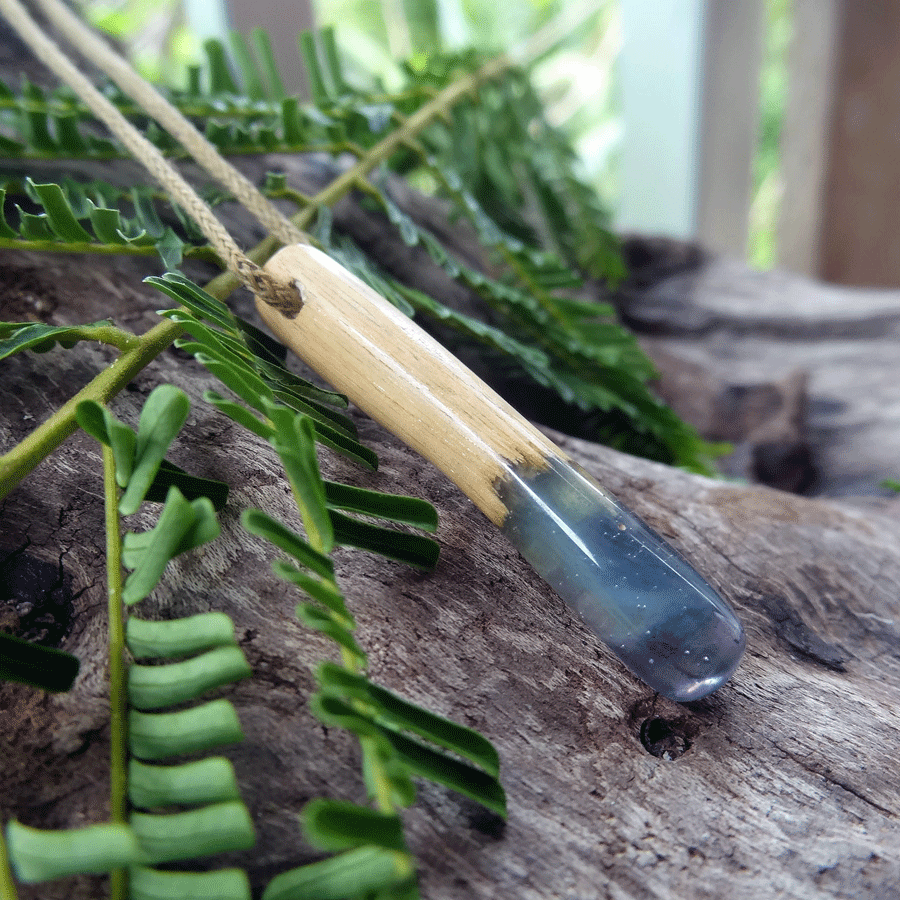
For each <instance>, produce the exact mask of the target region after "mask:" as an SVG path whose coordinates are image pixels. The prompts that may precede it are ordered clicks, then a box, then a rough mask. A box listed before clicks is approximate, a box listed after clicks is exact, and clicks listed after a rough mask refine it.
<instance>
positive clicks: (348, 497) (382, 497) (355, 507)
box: [324, 481, 438, 531]
mask: <svg viewBox="0 0 900 900" xmlns="http://www.w3.org/2000/svg"><path fill="white" fill-rule="evenodd" d="M324 484H325V499H326V502H327V503H328V505H329V506H330V507H332V508H334V509H342V510H348V511H350V512H356V513H361V514H362V515H366V516H375V517H376V518H379V519H389V520H390V521H392V522H402V523H404V524H406V525H413V526H415V527H416V528H421V529H423V530H424V531H436V530H437V526H438V515H437V510H436V509H435V508H434V507H433V506H432V505H431V504H430V503H429V502H428V501H427V500H421V499H420V498H418V497H405V496H401V495H399V494H383V493H381V492H380V491H370V490H367V489H366V488H360V487H352V486H351V485H349V484H341V483H339V482H336V481H325V482H324Z"/></svg>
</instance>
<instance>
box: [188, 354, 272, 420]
mask: <svg viewBox="0 0 900 900" xmlns="http://www.w3.org/2000/svg"><path fill="white" fill-rule="evenodd" d="M195 358H196V360H197V362H198V363H200V365H202V366H204V367H205V368H207V369H209V371H210V372H212V373H213V375H215V376H216V378H218V379H219V381H221V382H222V384H224V385H225V386H226V387H227V388H229V389H230V390H232V391H234V393H235V394H237V395H238V397H240V398H241V400H243V401H244V402H245V403H247V404H248V405H250V406H252V407H253V408H254V409H258V410H260V411H262V410H263V409H264V407H265V401H266V400H268V401H269V402H271V401H272V399H273V398H272V391H271V390H270V388H269V387H268V385H267V384H266V383H265V382H264V381H263V380H262V379H261V378H260V377H259V376H258V375H256V373H254V372H252V371H251V370H250V369H249V367H246V366H240V367H239V366H237V365H235V364H234V363H232V362H222V361H221V360H219V359H215V358H214V357H212V356H211V355H210V354H209V353H208V352H202V353H196V354H195Z"/></svg>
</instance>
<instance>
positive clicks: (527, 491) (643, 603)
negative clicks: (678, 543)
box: [497, 459, 745, 701]
mask: <svg viewBox="0 0 900 900" xmlns="http://www.w3.org/2000/svg"><path fill="white" fill-rule="evenodd" d="M497 493H498V494H499V496H500V499H501V500H502V501H503V503H504V505H505V506H506V508H507V509H508V510H509V515H508V516H507V518H506V521H505V522H504V525H503V532H504V534H506V535H507V537H509V539H510V540H511V541H512V543H513V544H515V546H516V547H517V548H518V549H519V551H520V552H521V553H522V555H523V556H524V557H525V558H526V559H527V560H528V561H529V562H530V563H531V564H532V566H534V568H535V569H536V570H537V571H538V573H539V574H540V575H541V576H542V577H543V578H545V579H546V580H547V582H548V583H549V584H550V585H552V587H553V588H554V589H555V590H556V591H557V593H558V594H559V595H560V596H561V597H562V598H563V600H565V601H566V603H568V604H569V606H571V607H572V609H573V610H575V612H577V613H578V615H579V616H580V617H581V619H582V620H583V621H584V622H585V624H586V625H587V626H588V627H589V628H590V629H591V630H592V631H593V632H594V633H595V634H596V635H597V636H598V637H599V638H600V639H601V640H602V641H603V642H604V643H606V644H607V645H608V646H609V647H611V648H612V649H613V650H614V651H615V652H616V653H617V654H618V655H619V656H620V657H621V659H622V660H623V662H624V663H625V664H626V665H627V666H628V667H629V668H630V669H631V670H632V671H633V672H634V673H635V674H636V675H637V676H638V677H639V678H641V679H643V680H644V681H645V682H647V684H649V685H650V687H652V688H654V689H655V690H657V691H659V692H660V693H661V694H662V695H663V696H665V697H669V698H670V699H672V700H679V701H685V700H696V699H698V698H700V697H705V696H706V695H707V694H710V693H712V692H713V691H714V690H716V689H717V688H719V687H721V686H722V685H723V684H724V683H725V682H726V681H727V680H728V678H729V677H730V676H731V675H732V673H733V672H734V670H735V669H736V668H737V665H738V663H739V661H740V658H741V654H742V653H743V652H744V645H745V638H744V632H743V629H742V628H741V625H740V622H738V620H737V618H736V616H735V615H734V613H733V612H732V610H731V608H730V607H729V606H728V605H727V604H726V603H725V601H724V600H723V599H722V598H721V597H720V596H719V595H718V594H717V593H716V592H715V590H713V588H712V587H710V585H709V584H707V582H706V581H705V580H704V579H703V578H702V577H701V576H700V575H699V574H698V573H697V572H696V571H695V570H694V569H693V568H692V567H691V566H690V565H689V564H688V563H687V562H686V561H685V560H684V559H683V558H682V557H681V556H680V555H679V554H678V553H677V552H676V551H675V549H674V548H673V547H671V546H670V545H669V544H667V543H666V542H665V541H664V540H663V539H662V538H661V537H659V535H657V534H656V533H655V532H654V531H652V530H651V529H650V528H649V527H648V526H647V525H646V524H645V523H644V522H642V521H641V520H640V519H639V518H638V517H637V516H635V515H634V514H633V513H631V512H629V511H628V510H627V509H625V507H624V506H622V505H621V504H620V503H619V502H618V501H617V500H616V499H615V498H613V497H612V496H611V495H609V494H607V493H606V492H605V491H604V490H603V489H602V488H601V487H600V486H599V485H598V484H597V483H596V482H595V481H594V480H593V479H592V478H591V477H590V476H589V475H587V473H585V472H583V471H582V470H581V469H579V468H577V467H576V466H574V465H572V464H571V463H568V462H566V461H565V460H563V459H551V460H549V468H547V469H545V470H542V471H539V472H528V471H524V470H523V471H515V470H511V471H510V474H509V475H508V476H507V477H505V478H503V479H502V480H501V481H500V482H498V484H497Z"/></svg>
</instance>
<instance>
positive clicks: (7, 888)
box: [0, 828, 19, 900]
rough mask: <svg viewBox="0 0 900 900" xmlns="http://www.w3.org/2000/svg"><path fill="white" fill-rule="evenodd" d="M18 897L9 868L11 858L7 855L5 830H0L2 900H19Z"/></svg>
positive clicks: (0, 894) (0, 886)
mask: <svg viewBox="0 0 900 900" xmlns="http://www.w3.org/2000/svg"><path fill="white" fill-rule="evenodd" d="M18 896H19V895H18V894H17V893H16V885H15V882H14V881H13V874H12V869H11V868H10V866H9V857H8V856H7V855H6V841H4V839H3V829H2V828H0V900H17V898H18Z"/></svg>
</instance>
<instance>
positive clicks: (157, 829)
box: [131, 801, 256, 865]
mask: <svg viewBox="0 0 900 900" xmlns="http://www.w3.org/2000/svg"><path fill="white" fill-rule="evenodd" d="M131 827H132V830H133V831H134V834H135V837H136V838H137V841H138V846H139V847H140V862H141V864H142V865H156V864H158V863H166V862H172V861H174V860H179V859H191V858H193V857H195V856H209V855H211V854H213V853H230V852H233V851H235V850H248V849H249V848H250V847H252V846H253V845H254V844H255V843H256V834H255V833H254V831H253V823H252V822H251V821H250V814H249V812H248V811H247V807H246V806H244V804H243V803H241V802H237V801H230V802H227V803H214V804H211V805H210V806H202V807H200V808H199V809H191V810H188V811H187V812H181V813H167V814H160V813H139V812H138V813H133V814H132V816H131Z"/></svg>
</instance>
